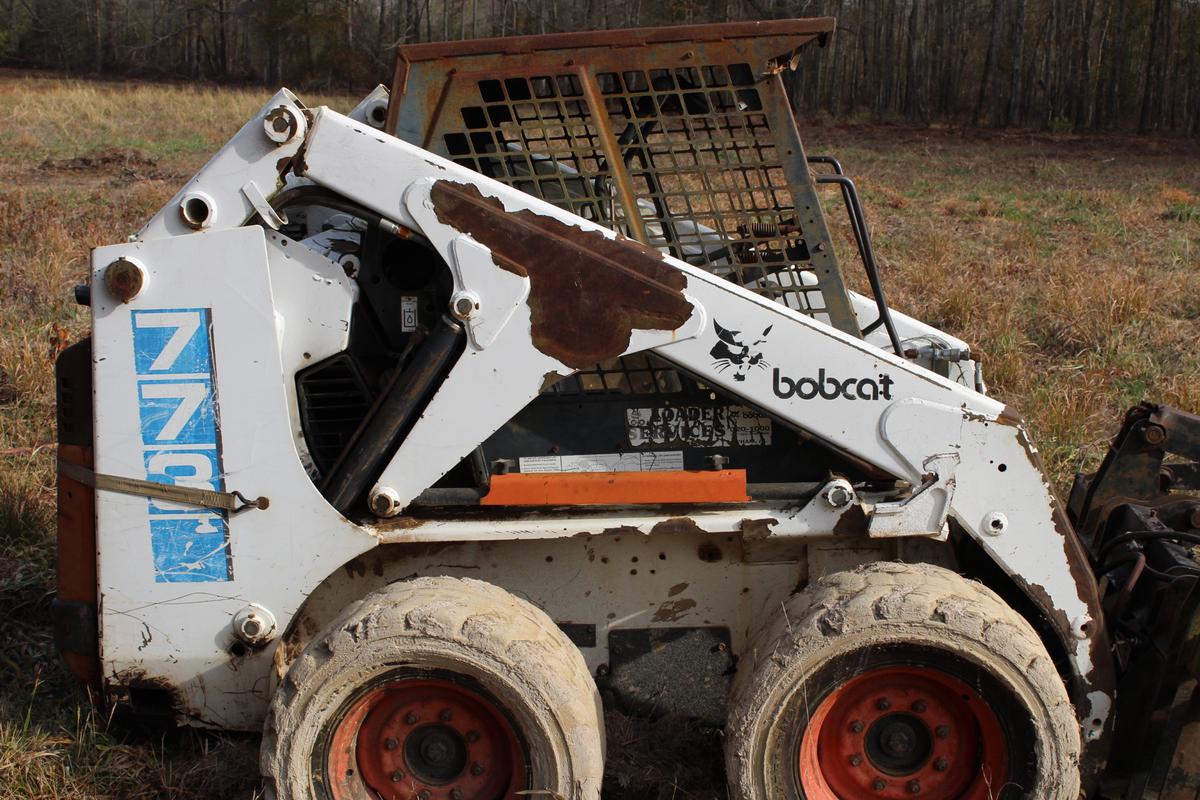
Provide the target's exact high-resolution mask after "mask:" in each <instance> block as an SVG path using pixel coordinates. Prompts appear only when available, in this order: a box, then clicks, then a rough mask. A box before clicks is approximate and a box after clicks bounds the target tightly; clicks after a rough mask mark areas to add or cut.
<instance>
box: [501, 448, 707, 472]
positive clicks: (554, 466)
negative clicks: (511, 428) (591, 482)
mask: <svg viewBox="0 0 1200 800" xmlns="http://www.w3.org/2000/svg"><path fill="white" fill-rule="evenodd" d="M519 463H520V467H521V472H526V473H528V472H659V471H665V470H679V469H683V451H682V450H665V451H659V452H657V453H593V454H591V455H585V456H534V457H532V458H522V459H520V461H519Z"/></svg>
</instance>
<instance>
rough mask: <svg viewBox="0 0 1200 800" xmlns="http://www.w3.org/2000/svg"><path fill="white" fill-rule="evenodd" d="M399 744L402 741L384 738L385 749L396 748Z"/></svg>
mask: <svg viewBox="0 0 1200 800" xmlns="http://www.w3.org/2000/svg"><path fill="white" fill-rule="evenodd" d="M399 746H400V743H399V742H397V741H396V740H395V739H391V738H388V739H384V740H383V748H384V749H385V750H395V749H396V748H397V747H399Z"/></svg>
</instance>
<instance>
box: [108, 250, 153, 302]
mask: <svg viewBox="0 0 1200 800" xmlns="http://www.w3.org/2000/svg"><path fill="white" fill-rule="evenodd" d="M145 282H146V274H145V272H144V271H143V270H142V268H141V266H139V265H138V264H137V263H136V262H133V261H130V260H129V259H127V258H118V259H117V260H116V261H114V262H112V263H111V264H109V265H108V267H107V268H106V269H105V270H104V288H106V289H108V293H109V294H111V295H112V296H113V297H115V298H117V299H118V300H120V301H121V302H122V303H128V302H129V301H130V300H132V299H133V298H134V297H136V296H137V294H138V292H140V291H141V290H142V286H143V285H144V284H145Z"/></svg>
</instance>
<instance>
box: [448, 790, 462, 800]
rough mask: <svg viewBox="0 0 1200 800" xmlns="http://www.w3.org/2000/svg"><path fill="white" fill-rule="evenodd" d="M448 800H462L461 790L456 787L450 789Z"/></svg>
mask: <svg viewBox="0 0 1200 800" xmlns="http://www.w3.org/2000/svg"><path fill="white" fill-rule="evenodd" d="M450 800H463V790H462V789H458V788H454V789H451V790H450Z"/></svg>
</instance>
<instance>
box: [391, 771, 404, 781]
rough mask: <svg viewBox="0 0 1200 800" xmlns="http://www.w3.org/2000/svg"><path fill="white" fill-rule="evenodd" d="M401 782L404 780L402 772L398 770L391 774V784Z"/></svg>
mask: <svg viewBox="0 0 1200 800" xmlns="http://www.w3.org/2000/svg"><path fill="white" fill-rule="evenodd" d="M402 780H404V773H403V772H401V771H400V770H396V771H395V772H393V773H392V783H399V782H400V781H402Z"/></svg>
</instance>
